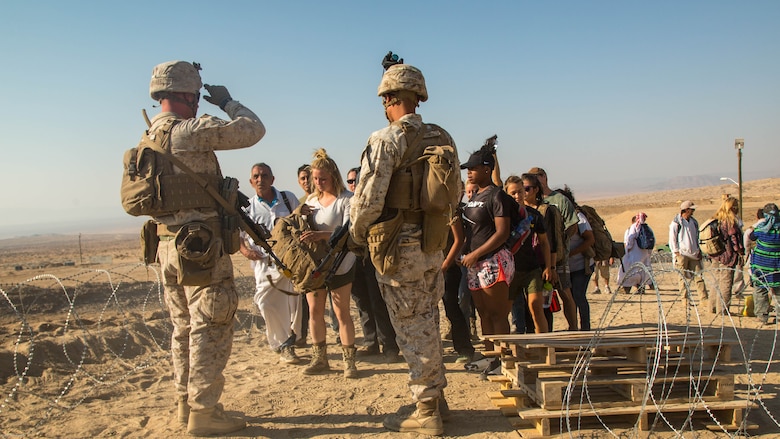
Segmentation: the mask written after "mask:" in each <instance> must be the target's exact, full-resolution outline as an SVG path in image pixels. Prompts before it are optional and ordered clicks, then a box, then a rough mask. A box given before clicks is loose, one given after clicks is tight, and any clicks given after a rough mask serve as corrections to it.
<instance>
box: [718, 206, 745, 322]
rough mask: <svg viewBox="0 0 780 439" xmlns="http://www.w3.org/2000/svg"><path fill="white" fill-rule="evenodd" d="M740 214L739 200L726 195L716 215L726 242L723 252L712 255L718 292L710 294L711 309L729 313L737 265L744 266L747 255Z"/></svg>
mask: <svg viewBox="0 0 780 439" xmlns="http://www.w3.org/2000/svg"><path fill="white" fill-rule="evenodd" d="M738 214H739V201H738V200H737V199H736V198H734V197H726V199H725V200H723V202H722V203H721V205H720V207H719V208H718V210H717V212H715V215H713V216H712V217H713V218H714V219H716V220H718V231H719V232H720V236H721V239H722V240H723V242H724V243H725V248H726V249H725V250H724V251H723V253H721V254H719V255H717V256H712V268H715V269H716V271H715V276H716V278H717V279H716V280H717V288H716V290H717V293H718V294H710V311H711V312H713V313H718V314H724V315H727V314H728V313H729V305H730V304H731V289H732V288H733V286H734V273H735V267H737V266H740V267H741V266H742V258H743V256H744V255H745V246H744V243H743V235H742V227H741V226H740V224H741V223H742V221H741V220H740V219H739V217H738V216H737V215H738Z"/></svg>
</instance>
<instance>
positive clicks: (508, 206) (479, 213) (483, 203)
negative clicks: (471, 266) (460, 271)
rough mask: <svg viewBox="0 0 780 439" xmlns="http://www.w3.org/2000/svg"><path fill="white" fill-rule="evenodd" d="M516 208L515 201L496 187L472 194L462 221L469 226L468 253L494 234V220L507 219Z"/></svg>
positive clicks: (464, 210)
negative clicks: (498, 218) (469, 240)
mask: <svg viewBox="0 0 780 439" xmlns="http://www.w3.org/2000/svg"><path fill="white" fill-rule="evenodd" d="M517 208H518V206H517V203H516V202H515V200H513V199H512V197H510V196H509V194H507V193H506V192H504V191H503V190H501V188H499V187H497V186H489V187H488V188H487V189H485V190H483V191H482V192H478V193H476V194H474V196H473V197H472V198H471V200H469V201H468V203H466V207H465V208H464V209H463V221H465V222H466V223H468V224H469V225H470V226H471V243H470V245H469V247H468V252H472V251H474V250H475V249H478V248H479V247H480V246H481V245H482V244H484V243H485V242H487V240H488V239H490V237H491V236H493V235H494V234H495V233H496V223H495V222H494V220H493V219H494V218H497V217H509V216H511V211H512V209H517ZM491 210H492V212H491ZM495 250H498V248H496V249H494V251H495Z"/></svg>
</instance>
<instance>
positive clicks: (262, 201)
mask: <svg viewBox="0 0 780 439" xmlns="http://www.w3.org/2000/svg"><path fill="white" fill-rule="evenodd" d="M249 183H250V184H251V185H252V187H253V188H254V189H255V192H256V194H257V195H256V196H254V197H252V198H250V200H249V206H247V207H246V208H245V209H244V210H245V211H246V213H247V215H249V217H250V218H252V221H254V222H255V223H257V224H261V225H263V226H265V227H266V228H267V229H268V230H271V229H273V227H274V223H275V222H276V219H277V218H279V217H283V216H287V215H289V214H290V213H292V211H293V210H295V208H296V207H298V204H299V203H298V199H297V198H296V197H295V195H293V193H292V192H288V191H279V190H277V189H276V188H274V187H273V183H274V174H273V172H272V171H271V167H270V166H268V165H267V164H265V163H257V164H255V165H253V166H252V173H251V175H250V177H249ZM242 237H243V239H242V240H241V248H240V251H241V254H242V255H244V256H245V257H246V258H247V259H249V260H250V261H252V262H251V265H252V269H253V270H254V272H255V296H254V302H255V304H256V305H257V307H258V308H259V309H260V314H261V315H262V316H263V320H265V333H266V337H267V338H268V345H269V346H270V347H271V349H272V350H273V351H274V352H276V353H278V354H280V360H281V361H282V362H283V363H287V364H298V363H300V358H298V356H296V355H295V341H296V338H298V337H300V334H301V321H302V309H301V308H302V306H303V303H302V299H301V296H300V295H298V294H296V293H295V292H294V290H293V285H292V282H290V279H288V278H286V277H285V276H284V275H283V274H282V273H281V272H280V271H279V269H278V267H276V265H275V264H274V262H273V260H272V259H271V258H270V257H269V256H268V254H266V253H265V251H264V250H263V249H262V248H260V247H259V246H258V245H256V244H255V243H254V242H253V241H252V239H251V238H249V237H248V236H247V235H245V234H243V233H242Z"/></svg>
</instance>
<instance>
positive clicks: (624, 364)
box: [487, 327, 753, 437]
mask: <svg viewBox="0 0 780 439" xmlns="http://www.w3.org/2000/svg"><path fill="white" fill-rule="evenodd" d="M487 338H488V339H489V340H491V341H492V342H493V343H494V345H495V350H496V352H495V354H496V355H498V356H500V358H501V375H496V376H491V377H490V380H491V381H494V382H497V383H500V384H501V388H500V390H499V391H498V392H491V393H490V394H489V395H488V396H489V397H490V398H491V400H492V401H493V402H494V404H495V405H496V406H497V407H499V408H500V409H501V411H502V413H504V414H505V415H506V416H509V417H512V419H514V420H513V424H515V426H516V428H517V429H518V432H519V433H520V434H521V435H523V436H524V437H540V436H549V435H553V434H561V433H566V432H569V431H578V430H580V429H581V428H583V426H584V425H588V424H589V423H590V424H593V425H594V426H596V427H597V428H598V426H599V425H610V422H611V421H610V420H613V419H614V420H621V421H623V422H625V420H627V419H630V420H631V422H630V424H633V427H634V428H638V429H639V430H645V431H646V430H650V429H651V418H650V416H651V415H652V417H653V422H663V423H666V420H665V417H666V416H667V415H670V414H672V413H676V412H682V413H683V414H687V415H688V416H686V417H685V418H686V419H688V420H689V419H690V418H691V417H692V416H693V415H694V414H696V413H697V412H706V413H707V414H708V415H709V416H710V418H711V419H712V420H713V421H714V422H713V424H714V425H713V426H712V427H713V428H717V429H719V430H720V429H725V430H734V429H744V428H745V422H744V419H743V414H744V410H745V409H747V408H750V407H752V406H753V404H752V403H750V402H748V401H746V400H741V399H737V398H735V396H734V374H733V373H731V372H729V371H728V370H727V369H726V368H725V367H726V366H728V365H730V364H731V351H732V347H733V346H734V345H736V344H737V341H736V340H735V339H733V338H728V337H726V336H725V335H724V334H722V333H717V334H705V333H702V332H689V331H685V330H664V331H659V330H658V328H655V327H652V328H648V327H638V328H628V329H611V330H599V331H580V332H554V333H548V334H512V335H492V336H488V337H487ZM551 420H553V421H554V422H551ZM686 422H688V421H686ZM602 428H603V427H602ZM688 428H690V425H688Z"/></svg>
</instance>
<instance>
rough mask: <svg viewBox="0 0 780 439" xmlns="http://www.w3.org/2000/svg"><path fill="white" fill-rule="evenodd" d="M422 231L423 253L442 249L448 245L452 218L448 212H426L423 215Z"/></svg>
mask: <svg viewBox="0 0 780 439" xmlns="http://www.w3.org/2000/svg"><path fill="white" fill-rule="evenodd" d="M422 232H423V233H422V251H423V253H433V252H437V251H442V250H444V248H445V247H446V246H447V238H448V237H449V235H450V218H449V217H448V216H447V215H446V214H439V215H432V214H428V213H426V214H425V215H424V217H423V224H422Z"/></svg>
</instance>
